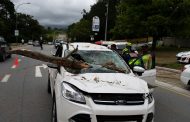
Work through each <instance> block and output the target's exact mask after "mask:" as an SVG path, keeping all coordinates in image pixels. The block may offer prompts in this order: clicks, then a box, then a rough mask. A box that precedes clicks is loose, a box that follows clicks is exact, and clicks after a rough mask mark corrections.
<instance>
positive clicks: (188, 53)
mask: <svg viewBox="0 0 190 122" xmlns="http://www.w3.org/2000/svg"><path fill="white" fill-rule="evenodd" d="M176 56H177V57H181V56H190V51H185V52H180V53H178V54H177V55H176Z"/></svg>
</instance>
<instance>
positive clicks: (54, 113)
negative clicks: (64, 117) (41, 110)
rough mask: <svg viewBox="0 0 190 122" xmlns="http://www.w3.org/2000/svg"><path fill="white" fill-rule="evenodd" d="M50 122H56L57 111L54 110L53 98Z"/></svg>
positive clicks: (54, 102)
mask: <svg viewBox="0 0 190 122" xmlns="http://www.w3.org/2000/svg"><path fill="white" fill-rule="evenodd" d="M54 97H55V96H54ZM52 122H57V109H56V101H55V98H54V99H53V105H52Z"/></svg>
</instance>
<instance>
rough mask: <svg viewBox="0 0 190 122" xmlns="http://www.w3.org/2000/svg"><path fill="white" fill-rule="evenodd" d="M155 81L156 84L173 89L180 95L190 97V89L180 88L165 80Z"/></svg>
mask: <svg viewBox="0 0 190 122" xmlns="http://www.w3.org/2000/svg"><path fill="white" fill-rule="evenodd" d="M155 83H156V86H158V87H161V88H165V89H168V90H170V91H173V92H175V93H177V94H179V95H183V96H185V97H188V98H190V91H188V90H186V89H183V88H180V87H177V86H175V85H171V84H168V83H164V82H162V81H159V80H156V81H155Z"/></svg>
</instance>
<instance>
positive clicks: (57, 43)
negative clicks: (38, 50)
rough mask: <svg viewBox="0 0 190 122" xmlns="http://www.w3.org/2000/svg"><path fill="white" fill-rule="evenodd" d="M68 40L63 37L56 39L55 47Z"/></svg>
mask: <svg viewBox="0 0 190 122" xmlns="http://www.w3.org/2000/svg"><path fill="white" fill-rule="evenodd" d="M65 43H66V42H65V41H64V40H61V39H56V40H54V47H55V48H57V47H58V46H59V45H60V44H65Z"/></svg>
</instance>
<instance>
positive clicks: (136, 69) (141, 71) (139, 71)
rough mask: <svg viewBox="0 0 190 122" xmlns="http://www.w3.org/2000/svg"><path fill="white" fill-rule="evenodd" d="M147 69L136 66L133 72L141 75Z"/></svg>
mask: <svg viewBox="0 0 190 122" xmlns="http://www.w3.org/2000/svg"><path fill="white" fill-rule="evenodd" d="M144 71H145V69H144V68H142V67H140V66H134V67H133V72H134V73H137V74H138V75H139V76H141V75H142V74H143V73H144Z"/></svg>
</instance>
